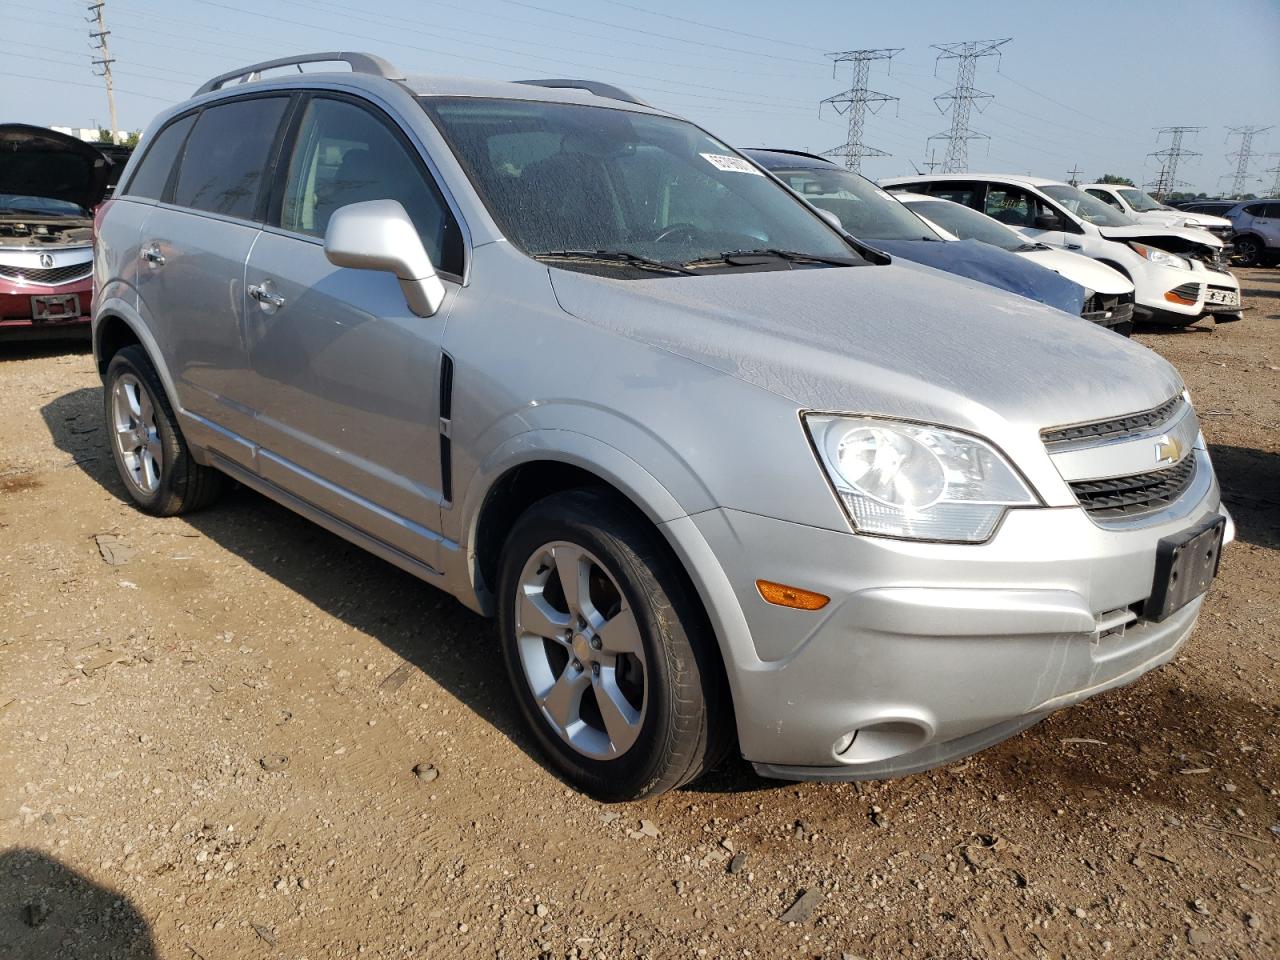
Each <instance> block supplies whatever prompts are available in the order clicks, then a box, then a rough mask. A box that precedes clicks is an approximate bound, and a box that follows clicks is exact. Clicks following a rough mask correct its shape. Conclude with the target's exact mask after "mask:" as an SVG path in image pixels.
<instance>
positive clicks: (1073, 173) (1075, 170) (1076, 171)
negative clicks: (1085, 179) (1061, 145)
mask: <svg viewBox="0 0 1280 960" xmlns="http://www.w3.org/2000/svg"><path fill="white" fill-rule="evenodd" d="M1082 173H1084V171H1083V170H1081V169H1080V164H1078V163H1077V164H1076V165H1075V166H1074V167H1072V168H1071V169H1070V170H1068V171H1067V183H1069V184H1071V185H1072V186H1073V187H1078V186H1080V174H1082Z"/></svg>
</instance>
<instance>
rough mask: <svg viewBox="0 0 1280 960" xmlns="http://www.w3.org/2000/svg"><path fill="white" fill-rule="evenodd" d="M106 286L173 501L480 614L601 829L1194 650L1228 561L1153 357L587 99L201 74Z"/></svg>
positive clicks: (532, 89) (133, 438)
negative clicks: (316, 533)
mask: <svg viewBox="0 0 1280 960" xmlns="http://www.w3.org/2000/svg"><path fill="white" fill-rule="evenodd" d="M322 61H345V62H346V63H347V64H348V65H349V66H350V67H351V71H350V72H346V71H342V72H309V73H300V72H291V73H286V74H283V75H278V76H276V75H273V74H272V71H273V70H274V69H275V68H282V67H294V66H298V65H301V64H308V63H318V62H322ZM95 290H96V301H95V302H96V311H95V316H94V348H95V355H96V358H97V363H98V365H99V369H100V370H101V372H102V375H103V378H104V383H105V391H104V395H105V416H106V418H107V424H108V429H109V435H110V437H111V442H112V452H113V456H114V458H115V461H116V464H117V466H118V468H119V471H120V475H121V477H122V479H123V483H124V486H125V488H126V489H127V490H128V493H129V495H130V496H131V497H132V498H133V499H134V500H135V501H136V502H137V503H138V504H139V505H140V506H141V507H142V508H143V509H144V510H147V511H150V512H152V513H155V514H159V515H171V514H176V513H181V512H183V511H187V510H191V509H194V508H196V507H199V506H202V505H204V504H207V503H209V502H210V501H211V500H212V499H213V497H214V496H215V495H216V493H217V490H218V487H219V486H220V482H221V480H222V478H224V477H226V476H230V477H233V478H235V479H237V480H239V481H241V482H242V483H244V484H245V485H247V486H249V487H251V488H253V489H255V490H258V491H260V492H262V493H263V494H265V495H267V496H269V497H272V498H274V499H276V500H278V501H279V502H281V503H283V504H286V505H287V506H289V507H290V508H292V509H293V510H296V511H297V512H298V513H300V514H302V515H303V516H306V517H309V518H311V519H313V520H314V521H316V522H317V523H319V524H321V525H323V526H325V527H326V528H328V529H329V530H332V531H334V532H335V533H337V534H339V535H340V536H343V537H345V538H347V539H348V540H350V541H352V542H354V543H356V544H359V545H361V546H363V547H365V548H367V549H368V550H370V551H372V552H373V553H375V554H377V555H378V556H380V557H383V558H385V559H386V560H388V561H389V562H391V563H393V564H396V565H397V566H399V567H402V568H403V569H405V570H408V571H411V572H412V573H414V574H415V575H417V576H419V577H421V578H422V579H423V580H424V581H426V582H428V583H430V584H432V585H434V586H437V587H439V588H440V589H442V590H445V591H447V592H448V593H450V594H452V595H454V596H455V597H457V598H458V599H459V600H460V601H461V602H462V603H464V604H466V605H467V606H468V607H470V608H471V609H473V610H475V611H477V612H479V613H481V614H484V615H486V616H495V617H496V618H497V621H498V643H499V647H500V659H501V660H502V661H503V663H504V664H505V667H506V670H507V673H508V674H509V677H510V681H511V690H512V697H513V709H515V710H516V711H518V712H519V714H520V715H521V716H522V717H523V718H524V720H525V722H527V724H528V726H529V729H530V730H531V731H532V734H533V736H534V737H535V738H536V740H537V742H538V743H539V744H540V746H541V747H542V748H543V750H545V752H546V754H547V756H548V757H549V758H550V761H551V762H552V764H553V765H554V766H555V768H556V769H557V770H558V771H559V772H560V773H561V774H562V775H563V776H564V777H565V778H566V779H567V780H568V781H569V782H571V783H573V784H574V785H575V786H577V787H579V788H580V789H583V790H585V791H588V792H590V793H592V794H593V795H595V796H597V797H600V798H602V799H606V800H618V799H626V798H633V797H639V796H645V795H648V794H653V793H657V792H661V791H663V790H668V789H672V788H674V787H677V786H679V785H681V784H683V783H686V782H688V781H690V780H691V779H693V778H694V777H696V776H697V775H698V774H700V773H701V772H703V771H704V770H706V769H708V768H709V767H711V766H713V765H715V764H716V763H717V762H718V761H719V760H720V759H721V758H722V757H723V756H725V754H726V753H727V752H728V751H730V750H732V749H735V747H736V749H737V750H738V751H740V753H741V754H742V756H744V757H745V758H746V759H747V760H749V761H751V762H752V763H753V764H755V767H756V769H757V770H759V771H760V772H762V773H764V774H766V775H768V776H773V777H782V778H793V779H803V778H827V779H856V778H872V777H885V776H892V775H896V774H901V773H905V772H908V771H913V770H920V769H924V768H927V767H930V766H934V765H937V764H940V763H945V762H947V761H949V760H952V759H954V758H957V757H960V756H963V755H965V754H968V753H972V752H973V751H976V750H979V749H981V748H983V747H985V746H987V745H990V744H993V743H996V742H997V741H999V740H1001V739H1004V738H1005V737H1008V736H1010V735H1011V734H1013V733H1015V732H1017V731H1019V730H1021V729H1023V728H1025V727H1027V726H1029V725H1030V724H1032V723H1034V722H1036V721H1037V720H1038V719H1040V718H1041V717H1043V716H1045V715H1046V714H1048V713H1049V712H1050V711H1052V710H1056V709H1058V708H1060V707H1064V706H1067V705H1068V704H1072V703H1075V702H1077V701H1080V700H1082V699H1084V698H1086V697H1089V696H1092V695H1094V694H1096V693H1099V692H1101V691H1103V690H1107V689H1109V688H1112V687H1115V686H1118V685H1120V684H1124V683H1128V682H1130V681H1132V680H1134V679H1135V678H1137V677H1139V676H1140V675H1141V674H1143V673H1144V672H1145V671H1148V670H1150V669H1152V668H1153V667H1156V666H1158V665H1160V664H1162V663H1164V662H1166V661H1168V660H1169V659H1170V658H1171V657H1173V656H1174V655H1175V653H1176V652H1177V651H1178V649H1179V648H1180V646H1181V645H1182V644H1183V643H1184V642H1185V641H1186V639H1187V637H1188V636H1189V634H1190V633H1191V630H1192V627H1193V626H1194V624H1195V620H1196V616H1197V614H1198V612H1199V610H1200V605H1201V602H1202V598H1203V595H1204V592H1205V590H1206V589H1207V588H1208V585H1209V581H1210V579H1211V578H1212V577H1213V575H1214V573H1215V571H1216V566H1217V558H1218V551H1219V549H1220V548H1221V546H1222V544H1223V543H1225V542H1226V541H1227V540H1229V539H1230V536H1231V526H1230V520H1229V518H1228V517H1227V515H1226V511H1225V510H1224V509H1223V507H1222V506H1221V504H1220V501H1219V495H1218V485H1217V482H1216V480H1215V477H1214V473H1213V468H1212V466H1211V465H1210V462H1209V454H1208V451H1207V450H1206V448H1205V442H1204V438H1203V437H1202V436H1201V434H1200V430H1199V427H1198V424H1197V419H1196V414H1195V411H1194V410H1193V408H1192V405H1191V401H1190V398H1189V397H1188V396H1187V395H1186V392H1185V390H1184V387H1183V384H1182V381H1181V380H1180V378H1179V377H1178V374H1177V372H1176V371H1175V370H1174V369H1173V367H1171V366H1170V365H1169V364H1168V363H1166V362H1165V361H1164V360H1162V359H1160V358H1159V357H1158V356H1156V355H1155V354H1154V353H1152V352H1151V351H1149V350H1147V349H1145V348H1143V347H1140V346H1138V345H1136V344H1133V343H1130V342H1128V341H1125V340H1123V339H1121V338H1119V337H1114V336H1112V335H1111V334H1110V333H1108V332H1107V331H1105V330H1099V329H1097V328H1095V327H1093V326H1091V325H1089V324H1085V323H1081V322H1080V321H1079V319H1078V318H1074V317H1071V316H1068V315H1066V314H1062V313H1060V312H1058V311H1055V310H1052V309H1049V308H1046V307H1042V306H1040V305H1038V304H1035V303H1032V302H1029V301H1027V300H1024V299H1021V298H1018V297H1014V296H1012V295H1005V294H1002V293H1000V292H998V291H994V290H993V289H991V288H990V287H987V286H984V285H981V284H978V283H973V282H969V281H965V280H959V279H953V278H949V277H947V276H946V275H943V274H940V273H938V272H936V271H932V270H928V269H925V268H920V267H916V266H913V265H901V264H896V263H895V264H883V263H880V264H877V263H872V262H870V261H869V260H867V259H864V258H863V257H862V256H860V255H859V252H858V249H857V248H856V247H854V246H853V245H852V244H851V242H850V241H846V239H844V238H843V237H842V236H841V235H840V234H839V233H838V232H837V231H835V230H834V229H832V228H831V227H830V226H829V225H828V224H827V223H826V222H825V221H824V220H823V219H822V218H821V217H819V216H818V215H817V214H816V213H815V212H814V211H813V210H812V209H811V208H809V207H808V206H807V205H806V204H804V203H803V202H802V201H801V200H800V198H799V197H797V196H796V195H794V194H792V193H791V192H790V191H788V190H786V189H785V188H783V187H782V186H781V185H780V184H779V183H778V182H777V181H776V180H774V179H773V178H771V177H769V176H766V175H764V174H763V173H762V172H761V171H760V169H759V168H757V167H756V166H755V165H754V164H752V163H751V162H749V161H748V160H746V159H744V158H743V157H742V156H740V155H739V154H737V153H735V151H733V150H732V149H731V148H730V147H728V146H726V145H725V144H724V143H723V142H722V141H720V140H717V139H716V138H715V137H713V136H711V135H710V134H708V133H706V132H705V131H703V130H701V129H699V128H698V127H696V126H694V125H692V124H690V123H688V122H686V121H683V120H681V119H679V118H677V117H674V116H671V115H669V114H666V113H664V112H662V111H660V110H656V109H654V108H652V107H649V106H647V105H645V104H644V103H641V102H640V101H638V100H636V99H635V98H634V97H631V96H629V95H627V94H626V93H624V92H623V91H619V90H617V89H615V88H612V87H607V86H604V85H601V84H595V83H591V82H588V81H530V82H526V83H520V84H516V83H496V82H486V81H470V80H458V79H448V78H431V77H411V78H404V77H402V76H401V75H400V74H399V72H398V71H396V70H395V68H394V67H392V66H390V65H389V64H387V63H386V62H385V61H382V60H379V59H378V58H376V57H372V56H368V55H364V54H335V53H326V54H316V55H313V56H310V57H297V58H288V59H285V60H281V61H273V62H272V63H268V64H258V65H255V66H253V67H247V68H245V69H243V70H239V71H235V72H233V73H231V74H227V75H224V76H222V77H218V78H215V79H214V80H212V81H210V82H209V83H207V84H205V86H204V87H202V88H201V90H200V91H199V92H198V93H197V95H196V96H195V97H194V99H192V100H190V101H188V102H186V103H183V104H181V105H179V106H177V107H175V108H173V109H171V110H168V111H166V112H165V113H163V114H162V115H161V116H159V117H158V118H157V119H156V120H155V122H154V123H153V124H152V125H151V128H150V129H149V130H148V132H147V134H146V136H145V138H144V145H143V147H142V148H140V149H139V150H138V151H137V152H136V153H135V156H134V159H133V160H132V161H131V163H130V165H129V168H128V170H127V171H126V172H125V175H124V177H123V179H122V181H121V187H120V189H119V191H118V193H117V196H116V198H115V199H114V200H113V201H111V203H110V205H109V207H108V208H107V210H106V211H105V212H104V213H103V214H102V216H101V229H100V233H99V237H98V249H97V254H96V260H95ZM423 642H424V643H433V642H442V641H441V639H440V638H437V637H432V636H430V634H429V631H424V637H423ZM450 642H456V641H450ZM466 642H468V643H470V644H475V648H474V649H471V650H469V651H467V656H468V657H470V658H471V662H472V663H473V664H474V667H475V669H476V670H477V671H488V670H490V669H492V664H493V663H494V661H495V659H496V658H495V655H494V653H493V652H492V651H491V650H489V649H487V648H485V647H483V646H482V645H480V644H479V643H478V642H477V641H475V640H472V639H468V640H467V641H466Z"/></svg>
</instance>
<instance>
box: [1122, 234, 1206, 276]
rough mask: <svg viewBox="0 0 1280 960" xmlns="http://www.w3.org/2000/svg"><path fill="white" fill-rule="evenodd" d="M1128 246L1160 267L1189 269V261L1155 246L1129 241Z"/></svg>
mask: <svg viewBox="0 0 1280 960" xmlns="http://www.w3.org/2000/svg"><path fill="white" fill-rule="evenodd" d="M1129 246H1131V247H1133V249H1134V250H1136V251H1137V252H1138V256H1140V257H1145V258H1146V259H1148V260H1150V261H1151V262H1152V263H1158V264H1159V265H1160V266H1162V267H1173V268H1174V269H1175V270H1190V269H1191V263H1190V262H1189V261H1187V260H1184V259H1183V258H1182V257H1178V256H1174V255H1173V254H1172V253H1169V252H1167V251H1165V250H1157V249H1156V248H1155V247H1148V246H1147V245H1146V244H1145V243H1135V242H1134V241H1132V240H1131V241H1130V242H1129Z"/></svg>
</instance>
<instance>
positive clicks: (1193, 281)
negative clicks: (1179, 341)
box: [1135, 260, 1241, 324]
mask: <svg viewBox="0 0 1280 960" xmlns="http://www.w3.org/2000/svg"><path fill="white" fill-rule="evenodd" d="M1148 274H1149V276H1148V277H1147V278H1146V281H1147V282H1145V283H1143V284H1142V285H1141V288H1140V289H1138V290H1137V299H1136V304H1135V315H1136V317H1137V319H1139V320H1142V321H1144V322H1148V323H1174V324H1185V323H1187V322H1189V321H1194V320H1198V319H1200V318H1201V317H1205V316H1228V315H1230V316H1232V317H1234V318H1235V319H1239V316H1240V310H1241V301H1240V281H1238V280H1237V279H1236V278H1235V276H1234V275H1233V274H1231V273H1225V272H1222V271H1218V270H1210V269H1208V268H1206V267H1205V265H1204V264H1202V263H1200V262H1199V261H1195V260H1193V261H1192V262H1191V269H1190V270H1174V269H1172V268H1170V267H1158V266H1156V267H1152V268H1151V269H1149V270H1148ZM1213 292H1217V293H1218V294H1225V295H1227V296H1231V295H1232V294H1234V303H1230V304H1224V303H1214V302H1212V299H1213V295H1214V294H1213Z"/></svg>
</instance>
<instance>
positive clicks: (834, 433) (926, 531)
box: [805, 414, 1039, 543]
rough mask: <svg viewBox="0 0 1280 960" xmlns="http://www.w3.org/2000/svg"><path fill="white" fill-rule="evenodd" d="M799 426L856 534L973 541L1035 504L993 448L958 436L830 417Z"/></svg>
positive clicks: (934, 429) (930, 429)
mask: <svg viewBox="0 0 1280 960" xmlns="http://www.w3.org/2000/svg"><path fill="white" fill-rule="evenodd" d="M805 426H807V427H808V429H809V436H810V437H812V438H813V445H814V448H815V449H816V450H817V451H818V456H819V457H820V458H821V460H822V465H823V466H824V467H825V468H826V471H827V476H828V478H829V479H830V480H831V484H832V486H833V487H835V490H836V493H837V494H838V495H839V497H840V502H841V503H842V504H844V508H845V510H846V512H847V513H848V515H849V520H850V521H851V522H852V524H853V526H854V529H856V530H857V531H858V532H859V533H873V534H879V535H881V536H886V537H902V538H904V539H908V540H943V541H953V542H956V541H958V542H962V543H981V542H983V541H984V540H986V539H988V538H989V537H990V536H991V534H992V533H994V532H995V529H996V525H997V524H998V523H999V522H1000V518H1001V517H1003V516H1004V513H1005V511H1006V510H1007V509H1008V508H1009V507H1024V506H1034V505H1036V504H1037V503H1039V501H1038V500H1037V499H1036V497H1035V495H1034V494H1033V493H1032V492H1031V491H1030V489H1028V487H1027V485H1026V484H1025V483H1024V482H1023V481H1022V478H1021V477H1019V476H1018V474H1017V473H1016V472H1015V471H1014V469H1013V468H1012V467H1011V466H1009V464H1008V462H1007V461H1006V460H1005V459H1004V457H1003V456H1001V454H1000V453H999V452H998V451H997V450H996V449H995V448H994V447H992V446H991V445H990V444H988V443H987V442H986V441H984V440H980V439H978V438H977V437H973V436H970V435H968V434H965V433H959V432H957V431H955V430H944V429H943V428H941V427H927V426H923V425H920V424H914V423H901V422H897V421H893V420H876V419H873V418H870V417H842V416H834V415H830V414H808V415H806V416H805Z"/></svg>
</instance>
